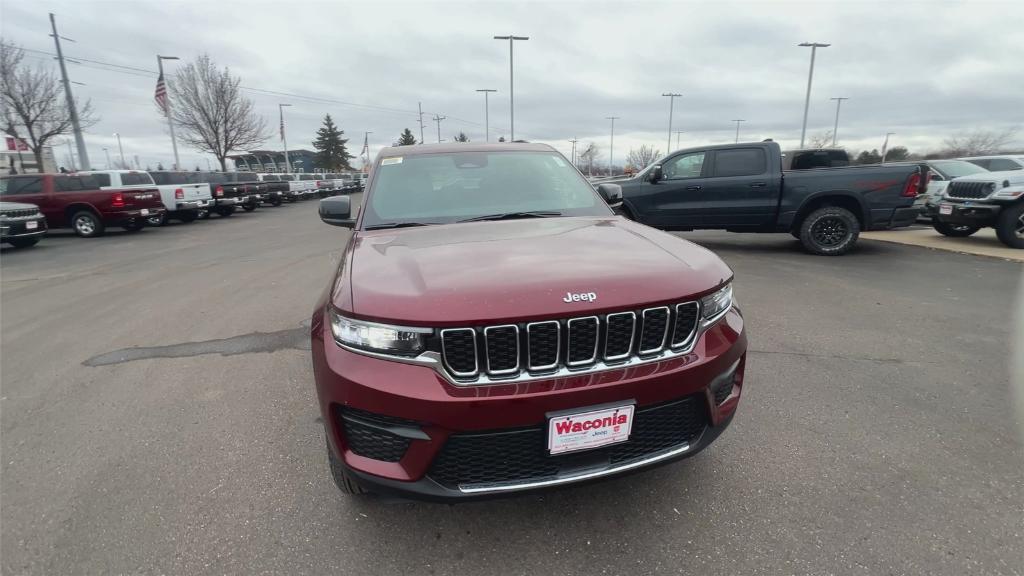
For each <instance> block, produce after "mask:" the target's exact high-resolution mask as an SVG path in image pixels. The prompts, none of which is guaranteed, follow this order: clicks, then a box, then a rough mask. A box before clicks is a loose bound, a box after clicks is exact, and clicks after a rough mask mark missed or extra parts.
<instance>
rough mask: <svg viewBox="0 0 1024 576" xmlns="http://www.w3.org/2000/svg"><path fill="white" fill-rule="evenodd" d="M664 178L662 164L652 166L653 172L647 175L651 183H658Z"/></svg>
mask: <svg viewBox="0 0 1024 576" xmlns="http://www.w3.org/2000/svg"><path fill="white" fill-rule="evenodd" d="M664 178H665V173H664V172H662V171H661V164H658V165H657V166H655V167H654V168H651V173H650V174H649V175H648V176H647V179H648V180H650V182H651V184H656V183H658V182H659V181H660V180H663V179H664Z"/></svg>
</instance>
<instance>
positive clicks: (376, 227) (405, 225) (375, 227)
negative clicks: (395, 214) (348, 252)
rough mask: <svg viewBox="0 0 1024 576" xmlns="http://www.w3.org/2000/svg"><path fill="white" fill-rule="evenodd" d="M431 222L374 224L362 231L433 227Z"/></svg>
mask: <svg viewBox="0 0 1024 576" xmlns="http://www.w3.org/2000/svg"><path fill="white" fill-rule="evenodd" d="M433 225H434V223H433V222H385V223H384V224H374V225H372V226H367V227H366V228H363V230H384V229H387V228H412V227H414V226H433Z"/></svg>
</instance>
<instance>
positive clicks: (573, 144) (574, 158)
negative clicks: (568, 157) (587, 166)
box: [569, 138, 579, 167]
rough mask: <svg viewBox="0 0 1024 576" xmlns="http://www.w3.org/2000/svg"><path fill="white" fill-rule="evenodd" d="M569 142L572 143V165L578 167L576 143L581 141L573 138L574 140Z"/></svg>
mask: <svg viewBox="0 0 1024 576" xmlns="http://www.w3.org/2000/svg"><path fill="white" fill-rule="evenodd" d="M569 142H572V165H573V166H574V167H575V166H576V143H577V142H579V140H577V139H576V138H573V139H572V140H569Z"/></svg>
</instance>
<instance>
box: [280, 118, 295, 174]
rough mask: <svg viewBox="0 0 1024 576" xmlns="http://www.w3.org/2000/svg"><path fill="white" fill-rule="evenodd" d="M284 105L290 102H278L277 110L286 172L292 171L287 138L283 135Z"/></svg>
mask: <svg viewBox="0 0 1024 576" xmlns="http://www.w3.org/2000/svg"><path fill="white" fill-rule="evenodd" d="M285 106H291V104H278V105H277V111H278V113H279V114H280V116H281V142H283V143H284V171H285V173H287V174H291V172H292V163H291V161H290V160H289V159H288V138H287V137H286V136H285V135H284V108H285Z"/></svg>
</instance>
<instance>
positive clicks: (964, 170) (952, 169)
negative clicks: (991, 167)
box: [931, 160, 988, 179]
mask: <svg viewBox="0 0 1024 576" xmlns="http://www.w3.org/2000/svg"><path fill="white" fill-rule="evenodd" d="M931 165H932V168H934V169H935V170H937V171H939V172H940V173H941V174H942V175H943V176H945V177H946V178H947V179H949V178H959V177H960V176H970V175H971V174H978V173H979V172H988V170H986V169H985V168H982V167H981V166H978V165H977V164H971V163H970V162H965V161H963V160H935V161H933V162H931Z"/></svg>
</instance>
